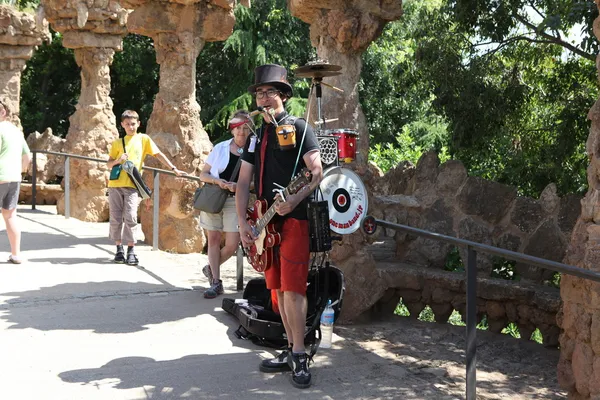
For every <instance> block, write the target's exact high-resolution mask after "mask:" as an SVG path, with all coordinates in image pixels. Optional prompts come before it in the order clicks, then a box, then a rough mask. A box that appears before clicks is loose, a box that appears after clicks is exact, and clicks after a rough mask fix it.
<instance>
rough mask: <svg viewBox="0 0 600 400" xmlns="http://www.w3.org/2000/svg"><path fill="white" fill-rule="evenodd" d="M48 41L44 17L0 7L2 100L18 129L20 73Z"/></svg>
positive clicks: (8, 7)
mask: <svg viewBox="0 0 600 400" xmlns="http://www.w3.org/2000/svg"><path fill="white" fill-rule="evenodd" d="M47 40H50V32H49V31H48V22H46V21H45V20H44V19H43V18H36V17H35V16H34V15H31V14H28V13H24V12H19V11H17V10H15V9H14V8H13V7H12V6H9V5H4V4H3V5H0V97H1V98H2V99H3V100H5V101H6V103H7V106H8V107H9V108H10V110H11V112H12V115H11V118H10V120H11V121H12V122H13V123H15V124H16V125H17V126H19V127H20V126H21V121H20V120H19V102H20V99H21V72H22V71H23V70H24V69H25V63H26V62H27V60H29V59H30V58H31V56H32V55H33V50H34V49H35V48H36V47H37V46H38V45H40V44H42V42H43V41H47Z"/></svg>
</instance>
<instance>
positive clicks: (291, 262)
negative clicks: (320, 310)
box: [265, 218, 310, 294]
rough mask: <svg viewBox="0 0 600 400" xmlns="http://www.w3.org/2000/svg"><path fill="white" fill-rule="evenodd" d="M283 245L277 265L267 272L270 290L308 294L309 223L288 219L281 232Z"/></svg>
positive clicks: (280, 248) (266, 277)
mask: <svg viewBox="0 0 600 400" xmlns="http://www.w3.org/2000/svg"><path fill="white" fill-rule="evenodd" d="M280 233H281V244H280V245H279V254H278V257H277V256H276V257H275V265H272V266H271V267H270V268H269V269H267V270H266V271H265V280H266V281H267V288H268V289H279V290H281V291H282V292H295V293H300V294H306V282H307V279H308V261H309V259H310V252H309V249H308V245H309V243H308V241H309V238H308V221H304V220H298V219H294V218H286V219H285V220H284V223H283V226H282V227H281V230H280Z"/></svg>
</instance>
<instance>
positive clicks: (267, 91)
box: [254, 89, 280, 99]
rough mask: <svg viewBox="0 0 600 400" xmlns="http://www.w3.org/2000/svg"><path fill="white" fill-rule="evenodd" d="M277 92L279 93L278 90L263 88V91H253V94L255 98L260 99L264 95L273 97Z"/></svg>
mask: <svg viewBox="0 0 600 400" xmlns="http://www.w3.org/2000/svg"><path fill="white" fill-rule="evenodd" d="M279 93H280V92H279V90H275V89H269V90H265V91H260V92H258V91H257V92H254V96H255V97H256V98H257V99H262V98H264V97H265V96H267V97H268V98H270V99H272V98H273V97H275V96H277V95H278V94H279Z"/></svg>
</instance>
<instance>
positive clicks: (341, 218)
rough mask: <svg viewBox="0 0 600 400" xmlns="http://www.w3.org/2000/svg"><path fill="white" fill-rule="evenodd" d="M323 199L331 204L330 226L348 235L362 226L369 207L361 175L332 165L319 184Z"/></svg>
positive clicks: (333, 229)
mask: <svg viewBox="0 0 600 400" xmlns="http://www.w3.org/2000/svg"><path fill="white" fill-rule="evenodd" d="M319 188H320V189H321V192H322V193H323V200H326V201H327V202H328V204H329V226H330V228H331V230H332V231H334V232H336V233H339V234H342V235H346V234H350V233H354V232H355V231H356V230H357V229H358V228H360V226H361V223H362V220H363V219H364V218H365V216H366V215H367V211H368V209H369V199H368V196H367V190H366V188H365V185H364V184H363V182H362V180H361V179H360V177H359V176H358V175H357V174H356V173H354V172H353V171H351V170H349V169H347V168H342V167H337V166H336V167H330V168H328V169H326V170H325V172H324V173H323V180H322V181H321V183H320V184H319Z"/></svg>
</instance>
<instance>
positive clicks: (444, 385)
mask: <svg viewBox="0 0 600 400" xmlns="http://www.w3.org/2000/svg"><path fill="white" fill-rule="evenodd" d="M335 332H336V333H337V334H339V335H340V336H341V337H343V339H341V340H340V341H339V342H338V344H340V345H342V346H343V347H344V348H345V349H349V348H352V347H354V350H355V351H356V352H358V353H363V355H364V356H365V357H366V358H367V360H365V361H368V362H370V363H372V364H373V366H374V367H373V369H374V370H373V374H372V376H373V377H374V380H377V377H378V376H380V377H381V375H389V374H392V375H394V376H396V377H397V379H402V381H403V385H402V386H404V387H406V388H411V390H412V391H413V396H415V395H416V396H415V397H413V396H411V397H412V398H422V399H437V400H441V399H464V398H465V387H466V386H465V385H466V380H465V374H466V360H465V350H464V349H465V333H466V328H465V327H460V326H453V325H450V324H436V323H431V322H421V321H415V320H412V319H410V318H407V317H394V319H393V320H391V321H388V322H380V323H373V324H369V325H343V326H341V325H340V326H336V327H335ZM558 357H559V350H556V349H546V348H544V347H543V346H542V345H540V344H537V343H535V342H533V341H525V340H521V339H515V338H513V337H511V336H509V335H501V334H494V333H490V332H486V331H481V330H478V331H477V398H478V399H511V400H513V399H566V398H567V394H566V392H565V391H563V390H562V389H561V388H560V387H559V385H558V382H557V378H556V365H557V363H558ZM382 378H383V377H382ZM387 379H389V376H388V377H387ZM385 380H386V379H385V378H383V379H382V381H385Z"/></svg>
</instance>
